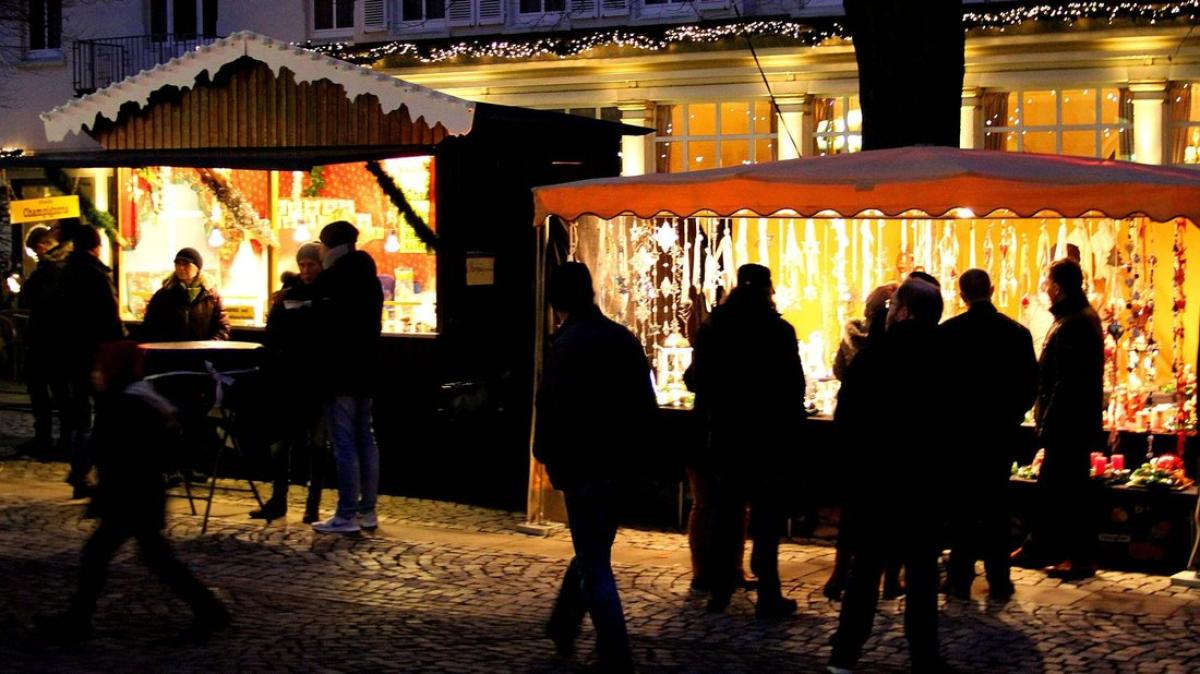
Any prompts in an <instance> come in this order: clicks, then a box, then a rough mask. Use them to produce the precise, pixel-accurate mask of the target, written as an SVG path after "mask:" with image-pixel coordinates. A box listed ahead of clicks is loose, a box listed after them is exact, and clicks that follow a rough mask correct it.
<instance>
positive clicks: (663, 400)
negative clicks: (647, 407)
mask: <svg viewBox="0 0 1200 674" xmlns="http://www.w3.org/2000/svg"><path fill="white" fill-rule="evenodd" d="M654 350H655V358H654V362H655V371H656V376H657V379H656V381H657V382H658V391H657V393H658V403H659V404H660V405H670V406H671V407H686V406H688V405H690V404H691V401H692V398H693V396H692V394H691V393H690V392H689V391H688V389H687V385H686V384H684V383H683V373H684V372H685V371H686V370H687V369H688V366H689V365H691V364H692V347H691V345H690V344H688V341H687V338H685V337H684V336H683V335H681V334H680V333H679V332H678V331H676V332H672V333H671V334H669V335H667V338H666V339H665V340H663V343H662V345H660V346H656V347H654Z"/></svg>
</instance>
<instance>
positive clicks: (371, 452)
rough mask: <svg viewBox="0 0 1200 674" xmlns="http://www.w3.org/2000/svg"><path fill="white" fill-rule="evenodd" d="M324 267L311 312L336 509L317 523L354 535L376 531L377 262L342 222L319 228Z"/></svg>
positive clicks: (379, 312)
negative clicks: (321, 361)
mask: <svg viewBox="0 0 1200 674" xmlns="http://www.w3.org/2000/svg"><path fill="white" fill-rule="evenodd" d="M320 238H321V250H322V255H321V264H322V265H323V267H324V270H323V271H322V272H321V274H320V275H319V276H318V277H317V281H316V287H315V288H314V289H313V292H314V294H315V298H314V300H313V302H314V309H315V310H316V315H315V320H316V321H317V323H318V325H319V329H320V331H321V342H320V343H321V347H322V350H323V351H324V352H325V353H327V354H332V355H331V356H330V357H328V358H327V359H326V361H327V362H328V363H329V365H328V367H324V369H323V370H322V372H321V375H322V377H323V383H322V386H323V387H324V399H325V423H326V428H327V429H328V431H329V438H330V440H331V441H332V442H333V449H334V456H335V458H336V462H337V471H338V505H337V512H335V513H334V515H333V517H331V518H329V519H328V520H325V521H324V522H316V523H314V524H313V529H315V530H316V531H320V532H325V533H351V532H355V531H358V530H359V529H362V528H365V529H374V528H375V527H377V526H379V519H378V517H377V516H376V513H375V498H376V495H377V492H378V490H379V448H378V447H377V446H376V444H375V436H374V432H373V431H372V428H371V399H372V396H373V395H374V393H375V387H376V377H377V373H378V371H379V362H380V358H379V355H380V333H381V332H382V330H383V286H381V285H380V283H379V277H378V276H377V275H376V273H375V261H374V260H372V259H371V256H370V255H368V254H367V253H366V252H364V251H361V250H355V243H356V242H357V241H358V229H357V228H355V226H354V225H352V224H350V223H349V222H346V221H344V220H339V221H337V222H333V223H330V224H328V225H326V226H325V228H324V229H322V230H321V237H320Z"/></svg>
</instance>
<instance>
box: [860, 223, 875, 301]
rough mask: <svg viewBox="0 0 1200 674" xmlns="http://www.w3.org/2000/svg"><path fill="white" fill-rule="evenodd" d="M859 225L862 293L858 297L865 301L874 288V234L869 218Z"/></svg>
mask: <svg viewBox="0 0 1200 674" xmlns="http://www.w3.org/2000/svg"><path fill="white" fill-rule="evenodd" d="M860 227H861V233H860V234H859V237H858V242H859V245H861V246H862V256H861V257H860V258H859V261H858V267H859V269H860V270H861V275H862V286H861V288H862V294H861V295H859V297H861V298H862V299H863V301H866V299H867V296H868V295H870V294H871V291H872V290H874V289H875V235H874V233H873V232H872V231H871V221H870V220H863V221H862V224H861V225H860Z"/></svg>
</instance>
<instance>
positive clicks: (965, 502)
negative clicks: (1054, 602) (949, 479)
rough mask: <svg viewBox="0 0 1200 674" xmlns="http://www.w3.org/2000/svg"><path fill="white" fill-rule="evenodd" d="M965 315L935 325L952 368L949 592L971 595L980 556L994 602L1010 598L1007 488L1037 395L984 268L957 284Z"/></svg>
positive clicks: (1028, 354)
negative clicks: (953, 491) (955, 474)
mask: <svg viewBox="0 0 1200 674" xmlns="http://www.w3.org/2000/svg"><path fill="white" fill-rule="evenodd" d="M958 287H959V293H960V295H961V296H962V300H963V302H964V303H966V305H967V307H968V308H967V311H966V312H965V313H963V314H960V315H958V316H955V317H954V318H951V319H949V320H947V321H946V322H945V323H942V325H941V326H940V327H939V330H940V332H941V343H942V345H943V346H944V347H945V349H946V351H945V353H946V362H947V364H948V365H949V367H948V368H947V372H948V373H949V375H950V376H949V379H948V381H947V385H948V386H949V390H950V391H951V393H952V395H951V398H950V401H951V405H952V407H951V410H952V411H951V414H950V415H949V422H950V424H951V429H952V430H951V431H950V435H951V436H952V437H954V438H955V439H956V441H957V444H958V445H959V447H960V449H959V450H957V454H956V456H955V459H956V464H957V465H958V466H959V479H958V480H957V481H956V482H957V484H958V485H961V487H960V488H961V490H962V491H961V493H959V494H958V495H957V496H956V498H955V499H954V501H953V505H952V507H951V508H950V512H951V518H950V524H951V527H950V531H951V548H950V559H949V562H948V563H947V565H946V584H945V588H944V589H945V592H946V594H948V595H950V596H953V597H959V598H963V599H965V598H969V597H970V594H971V583H972V581H974V579H975V560H977V559H983V562H984V570H985V572H986V574H987V581H988V593H989V595H990V596H991V597H992V598H993V599H997V600H1004V599H1008V598H1009V597H1011V596H1012V594H1013V584H1012V580H1011V579H1010V578H1009V552H1010V550H1011V542H1010V541H1009V513H1008V508H1006V507H1005V505H1006V490H1007V487H1008V479H1009V473H1010V466H1011V465H1012V461H1013V448H1014V447H1016V446H1017V443H1018V439H1019V434H1020V429H1021V422H1022V421H1023V420H1024V418H1025V413H1026V412H1027V411H1029V408H1030V407H1032V406H1033V401H1034V398H1035V397H1036V395H1037V384H1038V365H1037V358H1036V357H1035V356H1034V355H1033V338H1032V337H1031V336H1030V334H1029V330H1028V329H1026V328H1025V326H1023V325H1021V324H1020V323H1017V322H1016V321H1014V320H1012V319H1011V318H1009V317H1007V316H1005V315H1004V314H1002V313H1000V312H999V311H997V310H996V307H995V305H993V304H992V299H991V298H992V294H993V292H994V288H993V287H992V280H991V278H990V277H989V276H988V275H987V272H985V271H983V270H982V269H968V270H967V271H965V272H963V274H962V276H960V277H959V279H958Z"/></svg>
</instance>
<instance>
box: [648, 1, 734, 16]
mask: <svg viewBox="0 0 1200 674" xmlns="http://www.w3.org/2000/svg"><path fill="white" fill-rule="evenodd" d="M631 1H632V0H631ZM741 1H742V0H667V1H666V2H662V3H658V4H653V5H651V4H647V3H646V0H637V4H638V14H639V15H641V16H644V17H667V16H674V17H678V16H683V15H688V16H693V17H695V18H697V19H699V18H702V17H701V14H702V13H703V12H704V11H705V10H713V11H718V10H723V9H729V4H730V2H741ZM739 7H740V5H739Z"/></svg>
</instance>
